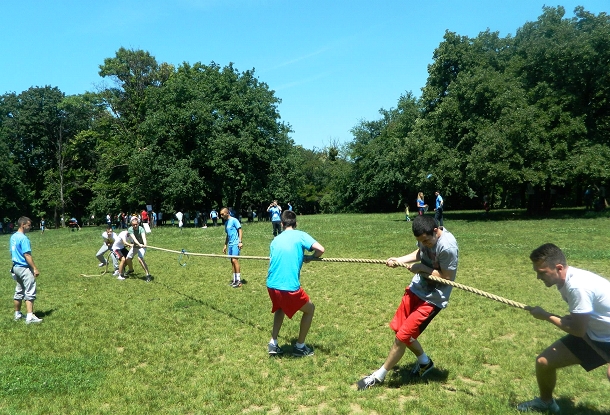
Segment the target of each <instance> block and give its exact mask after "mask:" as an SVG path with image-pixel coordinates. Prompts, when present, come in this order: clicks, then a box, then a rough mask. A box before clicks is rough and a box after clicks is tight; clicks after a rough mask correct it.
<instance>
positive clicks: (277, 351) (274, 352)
mask: <svg viewBox="0 0 610 415" xmlns="http://www.w3.org/2000/svg"><path fill="white" fill-rule="evenodd" d="M267 350H268V351H269V356H279V355H283V354H284V351H283V350H282V349H281V347H280V346H274V345H272V344H271V343H269V344H268V345H267Z"/></svg>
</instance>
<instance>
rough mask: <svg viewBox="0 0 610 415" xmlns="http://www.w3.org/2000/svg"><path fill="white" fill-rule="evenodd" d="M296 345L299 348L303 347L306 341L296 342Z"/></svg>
mask: <svg viewBox="0 0 610 415" xmlns="http://www.w3.org/2000/svg"><path fill="white" fill-rule="evenodd" d="M295 346H296V347H297V349H302V348H303V347H305V343H297V344H295Z"/></svg>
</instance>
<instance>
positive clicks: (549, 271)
mask: <svg viewBox="0 0 610 415" xmlns="http://www.w3.org/2000/svg"><path fill="white" fill-rule="evenodd" d="M530 260H531V261H532V267H533V268H534V271H535V272H536V277H537V278H538V279H539V280H542V282H544V285H546V286H547V287H552V286H553V285H555V284H559V286H560V287H561V286H563V283H564V282H565V277H566V275H565V271H566V269H567V268H568V263H567V261H566V257H565V255H564V253H563V252H562V251H561V249H559V247H558V246H557V245H554V244H550V243H549V244H544V245H541V246H539V247H538V248H536V249H534V250H533V251H532V253H531V254H530Z"/></svg>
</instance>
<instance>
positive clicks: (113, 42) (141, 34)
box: [0, 0, 610, 148]
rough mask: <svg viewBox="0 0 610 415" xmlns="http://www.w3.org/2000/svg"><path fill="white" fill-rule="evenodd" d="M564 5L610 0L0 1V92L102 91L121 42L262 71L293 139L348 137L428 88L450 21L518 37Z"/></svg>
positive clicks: (464, 30)
mask: <svg viewBox="0 0 610 415" xmlns="http://www.w3.org/2000/svg"><path fill="white" fill-rule="evenodd" d="M545 4H546V5H548V6H557V5H562V6H563V7H565V9H566V16H567V17H572V16H573V10H574V8H575V7H576V6H577V5H582V6H584V7H585V9H586V10H588V11H590V12H592V13H595V14H598V13H600V12H606V13H608V12H609V9H610V1H608V0H581V1H564V2H563V3H552V4H549V3H545V1H542V0H515V1H510V0H479V1H475V0H460V1H457V0H455V1H454V0H445V1H440V0H428V1H408V0H402V1H398V0H388V1H383V0H382V1H361V0H350V1H344V0H338V1H332V0H326V1H319V0H309V1H286V0H284V1H280V0H224V1H221V0H173V1H171V0H167V1H161V0H146V1H144V0H132V1H129V0H121V1H115V0H105V1H98V2H93V1H88V0H78V1H76V0H72V1H50V0H47V1H45V0H35V1H34V0H19V1H10V2H9V1H5V2H2V9H1V10H2V17H1V18H0V21H1V22H2V25H1V27H2V41H1V42H0V56H1V58H0V93H5V92H17V93H19V92H21V91H24V90H26V89H28V88H29V87H31V86H45V85H51V86H54V87H58V88H59V89H60V90H62V91H63V92H65V93H66V94H79V93H83V92H85V91H94V90H96V88H97V87H99V86H100V84H101V83H102V82H103V79H102V78H100V77H99V75H98V70H99V65H100V64H102V63H103V62H104V59H105V58H108V57H113V56H114V55H115V52H116V51H117V50H118V49H119V48H120V47H125V48H128V49H143V50H146V51H148V52H150V53H151V54H152V55H153V56H155V58H156V59H157V61H158V62H168V63H171V64H174V65H179V64H181V63H182V62H189V63H191V64H192V63H195V62H202V63H204V64H209V63H210V62H212V61H214V62H216V63H217V64H219V65H221V66H225V65H227V64H228V63H230V62H233V63H234V67H235V68H237V69H238V70H240V71H245V70H248V69H253V68H254V69H255V73H256V75H257V76H258V78H259V80H260V81H262V82H265V83H267V85H269V88H270V89H272V90H274V91H275V93H276V96H277V97H279V98H280V99H281V100H282V103H281V104H280V106H279V111H280V114H281V116H282V120H283V121H285V122H287V123H289V124H290V125H291V126H292V129H293V130H294V132H293V133H292V134H291V136H292V138H293V139H294V141H295V143H296V144H300V145H302V146H304V147H306V148H314V147H315V148H323V147H325V146H327V145H329V144H331V143H339V144H340V143H345V142H348V141H351V139H352V136H351V134H350V129H351V128H352V127H354V126H355V125H356V124H357V123H358V122H359V121H361V120H374V119H377V118H378V116H379V113H378V111H379V109H380V108H385V109H389V108H392V107H395V106H396V103H397V102H398V98H399V97H400V95H401V94H403V93H405V92H407V91H411V92H413V93H414V94H415V95H416V96H419V95H420V93H421V91H420V90H421V88H422V87H423V86H424V85H425V82H426V78H427V66H428V64H430V63H431V61H432V54H433V52H434V49H435V48H436V47H437V46H438V45H439V43H440V42H441V41H442V39H443V35H444V33H445V30H449V31H452V32H456V33H458V34H460V35H465V36H470V37H475V36H476V35H477V34H478V33H480V32H481V31H485V30H486V29H488V28H489V29H490V30H492V31H498V32H499V33H500V35H501V36H506V35H508V34H511V35H514V34H515V31H516V30H517V29H518V28H519V27H521V26H522V25H523V24H524V23H525V22H527V21H533V20H536V19H537V18H538V16H539V15H540V14H542V7H543V5H545Z"/></svg>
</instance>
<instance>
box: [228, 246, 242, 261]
mask: <svg viewBox="0 0 610 415" xmlns="http://www.w3.org/2000/svg"><path fill="white" fill-rule="evenodd" d="M228 248H229V249H227V255H232V256H238V255H239V246H237V245H229V247H228ZM229 259H232V258H229Z"/></svg>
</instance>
